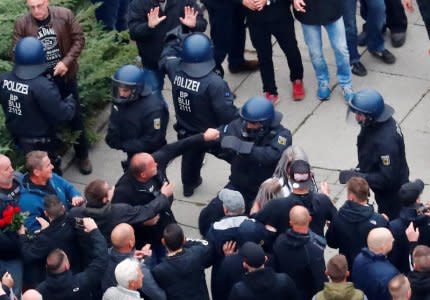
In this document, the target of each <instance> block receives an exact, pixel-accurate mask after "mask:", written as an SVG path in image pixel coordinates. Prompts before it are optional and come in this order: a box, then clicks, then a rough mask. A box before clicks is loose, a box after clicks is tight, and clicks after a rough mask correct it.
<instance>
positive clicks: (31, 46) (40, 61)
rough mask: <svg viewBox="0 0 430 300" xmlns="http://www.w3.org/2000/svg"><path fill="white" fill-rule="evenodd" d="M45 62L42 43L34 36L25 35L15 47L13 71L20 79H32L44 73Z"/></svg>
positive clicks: (46, 66)
mask: <svg viewBox="0 0 430 300" xmlns="http://www.w3.org/2000/svg"><path fill="white" fill-rule="evenodd" d="M47 68H48V65H47V64H46V56H45V51H44V49H43V44H42V42H41V41H39V40H38V39H37V38H35V37H25V38H23V39H21V40H19V41H18V43H17V44H16V47H15V65H14V67H13V72H14V73H15V75H16V76H18V77H19V78H21V79H24V80H28V79H33V78H36V77H37V76H39V75H40V74H42V73H44V72H45V71H46V69H47Z"/></svg>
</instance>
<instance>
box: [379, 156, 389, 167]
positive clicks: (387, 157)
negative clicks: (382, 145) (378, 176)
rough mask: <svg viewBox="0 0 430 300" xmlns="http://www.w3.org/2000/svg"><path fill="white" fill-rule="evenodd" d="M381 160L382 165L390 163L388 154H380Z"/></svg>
mask: <svg viewBox="0 0 430 300" xmlns="http://www.w3.org/2000/svg"><path fill="white" fill-rule="evenodd" d="M381 160H382V164H383V165H384V166H389V165H390V164H391V161H390V155H381Z"/></svg>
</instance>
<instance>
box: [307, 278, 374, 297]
mask: <svg viewBox="0 0 430 300" xmlns="http://www.w3.org/2000/svg"><path fill="white" fill-rule="evenodd" d="M312 300H367V297H366V295H364V294H363V292H362V291H360V290H357V289H356V288H354V284H353V283H352V282H340V283H334V282H326V283H325V284H324V289H323V290H322V291H321V292H319V293H318V294H316V295H315V296H314V297H313V298H312Z"/></svg>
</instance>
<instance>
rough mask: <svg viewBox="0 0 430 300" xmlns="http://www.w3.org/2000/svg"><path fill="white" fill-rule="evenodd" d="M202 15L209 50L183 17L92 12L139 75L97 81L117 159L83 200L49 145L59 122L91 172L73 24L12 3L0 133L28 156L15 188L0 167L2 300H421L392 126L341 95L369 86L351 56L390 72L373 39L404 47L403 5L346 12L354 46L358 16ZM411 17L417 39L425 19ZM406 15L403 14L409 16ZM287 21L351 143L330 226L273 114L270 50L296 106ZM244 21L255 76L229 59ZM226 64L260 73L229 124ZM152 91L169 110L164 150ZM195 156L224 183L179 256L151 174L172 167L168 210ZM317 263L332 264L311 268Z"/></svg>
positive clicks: (187, 4) (250, 5) (236, 58)
mask: <svg viewBox="0 0 430 300" xmlns="http://www.w3.org/2000/svg"><path fill="white" fill-rule="evenodd" d="M203 3H204V5H205V7H206V9H207V12H208V14H209V23H210V26H211V28H210V35H211V38H209V37H208V36H207V35H205V34H204V33H203V31H205V30H206V27H207V21H206V20H205V17H204V14H203V10H202V6H201V4H200V3H197V2H196V1H195V0H174V1H173V0H165V1H156V2H153V1H149V0H132V1H131V4H130V5H128V0H109V1H103V3H102V5H101V6H99V7H98V8H97V11H96V16H97V18H98V19H99V20H101V21H102V22H103V24H104V26H105V28H106V30H118V31H122V30H127V29H128V30H129V32H130V38H131V39H132V40H134V41H136V45H137V48H138V51H139V56H140V58H141V61H142V64H143V68H141V67H138V66H135V65H124V66H122V67H120V68H119V69H118V70H117V71H116V72H115V73H114V74H113V76H112V110H111V115H110V118H109V123H108V129H107V135H106V139H105V141H106V143H107V144H108V145H109V146H110V147H111V148H113V149H117V150H121V151H123V152H125V153H126V154H127V159H126V160H124V161H122V162H121V164H122V167H123V170H124V174H122V175H121V176H119V178H118V181H117V182H116V184H115V185H114V186H112V187H110V186H109V184H108V183H107V182H106V181H105V180H104V179H96V180H93V181H91V182H89V183H88V184H87V185H86V186H85V189H84V192H83V193H81V192H80V191H79V190H78V189H77V188H76V187H75V186H74V185H73V184H72V183H70V182H69V181H68V180H66V179H65V178H63V177H62V170H61V158H60V157H59V155H58V153H59V148H60V143H59V140H58V136H57V133H58V132H57V129H58V125H59V124H61V123H64V122H65V123H67V124H69V126H70V127H71V129H72V130H75V131H76V130H77V131H78V132H79V134H78V140H77V141H76V144H75V147H74V148H75V152H76V158H77V162H78V164H79V169H80V171H81V172H82V173H83V174H89V173H91V171H92V165H91V161H90V160H89V156H88V141H87V138H86V134H85V129H84V127H83V122H82V114H81V110H80V104H79V103H80V101H79V93H78V88H77V79H78V78H77V74H78V73H77V72H78V58H79V55H80V53H81V51H82V49H83V47H84V44H85V39H84V35H83V32H82V28H81V27H80V25H79V23H78V22H77V21H76V19H75V16H74V14H73V12H71V11H70V10H68V9H66V8H64V7H57V6H50V5H49V2H48V0H27V6H28V8H29V13H28V14H26V15H25V16H23V17H21V18H19V19H18V20H17V21H16V23H15V28H14V32H13V37H14V39H13V42H14V51H13V53H14V68H13V70H12V71H11V72H6V73H4V74H1V75H0V81H1V82H2V85H1V89H0V102H1V105H2V108H3V111H4V114H5V119H6V126H7V129H8V130H9V131H10V134H11V136H12V137H13V139H14V142H15V144H16V145H15V146H16V150H17V151H19V152H20V153H22V154H23V155H24V156H25V170H24V172H23V173H20V172H17V171H15V170H14V168H13V166H12V163H11V160H10V159H9V157H7V156H6V155H3V154H0V277H1V285H0V299H2V300H3V299H4V300H8V299H15V298H16V299H20V298H21V297H22V299H27V300H30V299H33V300H36V299H37V300H38V299H95V300H96V299H103V300H113V299H126V300H127V299H142V298H143V299H152V300H163V299H172V300H173V299H179V300H180V299H184V300H185V299H187V300H189V299H196V300H201V299H210V298H211V299H214V300H225V299H231V300H233V299H234V300H235V299H249V300H251V299H297V300H311V299H312V300H313V299H316V300H320V299H345V300H350V299H353V300H355V299H357V300H358V299H369V300H389V299H396V300H397V299H398V300H407V299H413V300H421V299H430V247H429V246H430V227H429V224H430V209H429V207H427V206H426V205H425V204H423V203H421V199H420V195H421V194H422V192H423V190H424V183H423V182H422V181H421V180H419V179H418V180H415V181H409V167H408V164H407V161H406V154H405V143H404V139H403V134H402V131H401V128H400V126H399V125H398V124H397V122H396V121H395V119H394V118H393V113H394V109H393V108H392V107H391V106H390V105H388V104H386V103H385V101H384V99H383V97H382V95H381V94H380V93H379V92H377V91H376V90H373V89H364V90H361V91H355V92H354V91H353V89H352V75H351V74H355V75H358V76H365V75H366V73H367V71H366V68H365V67H364V66H363V65H362V64H361V62H360V57H359V55H358V51H357V44H364V45H367V47H368V49H369V51H370V53H372V55H374V56H375V57H377V58H379V59H381V61H383V62H384V63H389V64H391V63H394V62H395V57H394V55H393V54H392V53H391V52H390V51H389V50H388V49H386V47H385V46H384V43H383V39H382V34H383V31H384V30H386V28H388V29H389V30H390V34H391V42H392V45H393V46H394V47H400V46H402V45H403V43H404V42H405V39H406V24H407V21H406V16H405V14H404V10H403V7H402V6H401V2H400V0H386V1H382V0H378V1H376V0H375V1H365V0H363V1H361V14H362V15H363V17H364V18H365V19H366V24H365V26H364V30H363V32H362V33H361V34H360V35H357V28H356V20H355V18H356V16H355V9H356V6H357V3H356V1H355V0H351V1H350V0H348V1H340V0H330V1H328V2H327V1H326V2H324V3H323V2H322V1H320V0H294V1H292V3H290V2H288V1H282V0H281V1H279V0H271V1H266V0H244V1H243V2H228V1H210V0H205V1H203ZM418 4H419V7H420V11H421V13H422V16H423V19H424V21H425V22H426V24H427V23H428V14H427V10H428V5H427V4H426V3H425V1H418ZM404 5H405V7H406V8H407V9H409V10H410V9H412V2H411V1H410V0H405V1H404ZM385 6H386V7H387V9H386V10H385ZM293 16H294V17H295V18H296V19H297V20H298V21H299V22H300V23H301V25H302V28H303V34H304V39H305V42H306V44H307V46H308V49H309V54H310V58H311V62H312V65H313V68H314V71H315V75H316V78H317V82H318V85H317V86H318V88H317V91H316V96H317V98H318V99H319V100H322V101H323V100H328V99H329V98H330V95H331V92H332V88H331V86H330V78H329V73H328V68H327V64H326V62H325V59H324V56H323V52H322V39H321V28H322V27H324V28H325V29H326V31H327V33H328V36H329V39H330V43H331V46H332V48H333V51H334V53H335V58H336V64H337V77H338V81H339V84H340V86H341V88H342V93H343V97H344V99H345V103H346V105H347V107H348V111H349V112H350V114H351V115H352V116H354V118H355V121H356V122H357V123H358V124H360V126H361V130H360V133H359V135H358V137H357V152H358V166H357V167H355V168H353V169H345V170H342V171H341V172H340V174H339V182H340V183H341V184H346V190H347V199H345V200H346V201H345V203H344V204H343V205H342V206H341V207H340V208H339V209H337V208H336V207H335V206H334V204H333V201H332V199H330V192H329V186H328V184H327V183H326V182H322V183H321V186H320V187H318V186H317V184H316V180H315V178H314V175H313V172H312V169H311V165H310V164H309V160H308V157H307V155H306V152H305V151H304V150H303V149H302V148H300V147H299V146H297V145H295V144H293V137H292V133H291V132H290V130H289V129H288V128H286V127H284V126H283V125H282V117H283V116H282V113H281V112H279V111H277V110H276V109H275V105H276V104H277V103H278V102H279V97H278V93H277V86H276V83H275V78H274V65H273V60H272V44H271V36H272V35H273V36H275V37H276V39H277V41H278V43H279V45H280V47H281V49H282V50H283V51H284V53H285V55H286V57H287V60H288V66H289V68H290V72H291V73H290V80H291V82H292V88H291V93H292V99H293V100H295V101H300V100H302V99H304V97H305V88H304V83H303V64H302V60H301V54H300V50H299V48H298V46H297V41H296V37H295V29H294V17H293ZM245 19H246V22H247V24H248V27H249V32H250V37H251V41H252V44H253V46H254V47H255V49H256V51H257V56H258V61H257V60H245V59H244V53H243V52H244V42H245V25H244V20H245ZM427 28H430V27H429V26H427ZM123 42H124V41H123ZM227 56H228V69H229V71H230V72H231V73H238V72H242V71H255V70H257V69H260V74H261V79H262V86H263V88H262V95H261V96H254V97H251V98H250V99H248V100H247V101H246V102H245V103H244V105H243V106H242V107H240V108H238V107H236V105H235V103H234V99H235V94H234V93H233V92H232V91H231V90H230V88H229V85H228V83H227V82H226V81H225V80H224V79H223V75H224V69H223V67H222V63H223V61H224V59H225V58H226V57H227ZM165 77H167V78H168V79H169V80H170V81H171V83H172V94H171V102H173V106H174V110H175V118H174V120H175V124H174V129H175V131H176V132H177V141H176V142H171V143H167V140H166V130H167V126H168V123H169V118H170V116H169V111H168V108H167V102H170V101H168V100H170V99H168V100H166V99H165V97H164V96H163V94H162V93H161V91H162V90H163V86H164V79H165ZM170 120H171V119H170ZM206 153H210V154H212V155H214V156H215V157H217V158H218V159H222V160H224V161H226V162H227V163H228V164H229V165H230V176H229V177H228V178H226V179H225V180H226V185H225V187H224V188H223V189H221V190H220V191H219V192H218V193H217V195H208V197H214V198H213V199H212V200H210V201H209V203H208V204H207V205H206V206H205V207H204V208H203V209H202V210H201V212H200V215H199V220H198V227H199V231H200V234H201V237H202V239H190V238H187V237H186V236H185V235H184V231H183V229H182V228H181V226H180V225H178V223H177V222H176V219H175V212H174V211H173V210H172V203H173V201H174V185H173V183H171V182H170V181H169V179H168V176H167V175H168V174H167V172H166V169H167V166H168V164H169V162H171V161H172V160H173V159H175V158H176V157H178V156H182V164H181V181H182V185H183V195H184V196H185V197H190V196H192V195H193V194H194V191H195V189H197V188H198V187H199V186H200V185H201V183H202V181H203V180H204V178H202V176H201V167H202V164H203V160H204V155H205V154H206ZM113 163H116V162H113ZM118 163H119V162H118ZM371 192H373V194H374V196H375V197H374V198H375V200H376V204H377V210H376V209H375V208H374V207H373V205H372V204H371V203H370V202H369V198H370V195H371ZM327 247H331V248H334V249H338V251H339V254H336V255H334V256H333V257H331V258H330V259H328V260H327V261H326V259H325V256H324V253H325V249H326V248H327ZM210 267H211V280H210V284H209V287H208V285H207V280H206V277H205V270H206V269H207V268H210ZM210 295H211V296H210Z"/></svg>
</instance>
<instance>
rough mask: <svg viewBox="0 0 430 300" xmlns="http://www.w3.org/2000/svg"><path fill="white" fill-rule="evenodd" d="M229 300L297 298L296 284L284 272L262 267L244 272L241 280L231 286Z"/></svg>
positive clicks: (294, 299) (290, 299) (291, 299)
mask: <svg viewBox="0 0 430 300" xmlns="http://www.w3.org/2000/svg"><path fill="white" fill-rule="evenodd" d="M229 299H231V300H242V299H243V300H259V299H270V300H281V299H289V300H296V299H297V300H298V299H299V298H298V294H297V290H296V285H295V284H294V282H293V281H292V280H291V278H290V277H289V276H288V275H286V274H282V273H281V274H277V273H275V272H274V271H273V270H272V268H269V267H267V268H263V269H259V270H256V271H254V272H249V273H246V274H245V277H244V278H243V280H242V281H240V282H238V283H237V284H235V285H234V286H233V289H232V291H231V293H230V297H229Z"/></svg>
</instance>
